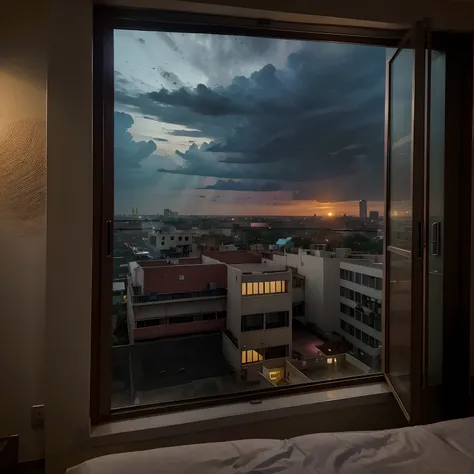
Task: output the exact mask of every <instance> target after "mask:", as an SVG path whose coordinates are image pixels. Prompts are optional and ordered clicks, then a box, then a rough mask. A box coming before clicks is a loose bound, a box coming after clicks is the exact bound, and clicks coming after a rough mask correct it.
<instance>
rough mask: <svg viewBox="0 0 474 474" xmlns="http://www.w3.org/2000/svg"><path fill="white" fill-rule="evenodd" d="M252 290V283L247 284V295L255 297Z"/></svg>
mask: <svg viewBox="0 0 474 474" xmlns="http://www.w3.org/2000/svg"><path fill="white" fill-rule="evenodd" d="M252 288H253V286H252V283H247V295H253V291H252Z"/></svg>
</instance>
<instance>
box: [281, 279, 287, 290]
mask: <svg viewBox="0 0 474 474" xmlns="http://www.w3.org/2000/svg"><path fill="white" fill-rule="evenodd" d="M281 291H282V292H283V293H286V280H283V281H282V282H281Z"/></svg>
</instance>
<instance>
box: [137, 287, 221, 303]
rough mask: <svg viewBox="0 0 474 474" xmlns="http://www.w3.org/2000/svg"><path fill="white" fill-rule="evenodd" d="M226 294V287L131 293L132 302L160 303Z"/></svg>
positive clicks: (217, 296) (216, 296)
mask: <svg viewBox="0 0 474 474" xmlns="http://www.w3.org/2000/svg"><path fill="white" fill-rule="evenodd" d="M225 296H227V289H225V288H216V289H213V290H201V291H187V292H185V293H165V294H160V293H153V294H149V295H132V303H133V304H149V303H162V302H166V301H175V300H193V299H196V298H222V297H225Z"/></svg>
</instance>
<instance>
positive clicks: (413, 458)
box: [68, 418, 474, 474]
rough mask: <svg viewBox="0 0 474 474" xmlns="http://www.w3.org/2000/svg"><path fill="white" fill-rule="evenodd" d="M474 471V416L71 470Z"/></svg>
mask: <svg viewBox="0 0 474 474" xmlns="http://www.w3.org/2000/svg"><path fill="white" fill-rule="evenodd" d="M158 473H173V474H217V473H219V474H230V473H232V474H244V473H245V474H249V473H268V474H273V473H279V474H293V473H305V474H306V473H311V474H336V473H338V474H356V473H364V474H368V473H374V474H375V473H383V474H425V473H426V474H441V473H449V474H474V418H466V419H462V420H452V421H446V422H442V423H436V424H432V425H426V426H414V427H407V428H399V429H393V430H385V431H371V432H344V433H320V434H310V435H305V436H300V437H297V438H292V439H288V440H274V439H246V440H239V441H228V442H222V443H208V444H196V445H190V446H177V447H171V448H159V449H153V450H148V451H138V452H132V453H121V454H113V455H109V456H103V457H100V458H96V459H91V460H89V461H87V462H85V463H83V464H81V465H78V466H76V467H73V468H71V469H69V470H68V474H158Z"/></svg>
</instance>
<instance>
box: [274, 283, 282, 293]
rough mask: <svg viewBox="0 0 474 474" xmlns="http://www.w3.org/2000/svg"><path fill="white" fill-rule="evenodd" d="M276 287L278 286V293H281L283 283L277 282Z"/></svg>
mask: <svg viewBox="0 0 474 474" xmlns="http://www.w3.org/2000/svg"><path fill="white" fill-rule="evenodd" d="M275 286H276V292H277V293H281V281H276V282H275Z"/></svg>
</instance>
